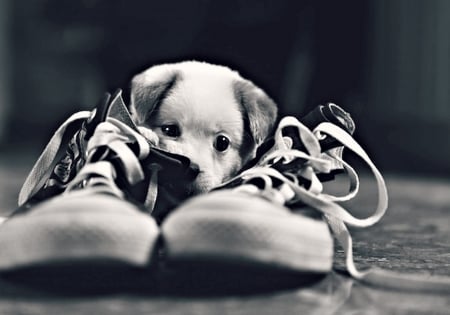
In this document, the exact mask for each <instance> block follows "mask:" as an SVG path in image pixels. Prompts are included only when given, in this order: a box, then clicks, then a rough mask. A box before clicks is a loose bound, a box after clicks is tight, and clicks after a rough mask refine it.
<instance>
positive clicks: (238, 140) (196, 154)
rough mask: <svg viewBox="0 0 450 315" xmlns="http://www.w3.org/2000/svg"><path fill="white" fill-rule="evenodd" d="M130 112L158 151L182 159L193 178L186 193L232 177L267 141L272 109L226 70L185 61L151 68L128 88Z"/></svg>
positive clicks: (274, 112) (258, 93) (262, 95)
mask: <svg viewBox="0 0 450 315" xmlns="http://www.w3.org/2000/svg"><path fill="white" fill-rule="evenodd" d="M130 111H131V113H132V116H133V119H134V120H135V123H136V124H137V125H138V126H140V129H141V131H143V133H144V135H145V136H146V137H148V138H149V139H150V140H151V141H153V142H154V143H155V144H156V145H157V146H158V147H160V148H161V149H163V150H166V151H169V152H172V153H177V154H181V155H185V156H187V157H188V158H189V159H190V160H191V162H192V167H193V168H195V169H196V171H198V175H197V177H196V178H195V180H194V182H193V183H192V185H191V187H188V189H189V191H190V193H192V194H198V193H203V192H207V191H209V190H210V189H212V188H214V187H215V186H217V185H219V184H221V183H222V182H224V181H226V180H227V179H229V178H231V177H233V176H234V175H236V173H237V172H238V171H239V169H240V168H241V167H242V166H243V165H244V164H245V163H246V162H247V161H248V160H250V159H251V158H253V157H254V156H255V153H256V148H257V146H258V145H259V144H261V143H262V142H263V140H264V139H265V138H266V137H267V136H268V135H269V133H270V132H271V129H272V128H273V125H274V123H275V121H276V116H277V107H276V105H275V103H274V102H273V101H272V100H271V99H270V98H269V97H268V96H267V95H266V93H264V92H263V91H262V90H261V89H260V88H258V87H256V86H255V85H254V84H253V83H252V82H250V81H248V80H246V79H244V78H242V77H241V76H240V75H239V74H238V73H237V72H235V71H233V70H230V69H229V68H227V67H224V66H219V65H212V64H209V63H205V62H197V61H186V62H180V63H174V64H163V65H157V66H154V67H151V68H149V69H147V70H145V71H144V72H142V73H140V74H138V75H136V76H135V77H134V78H133V79H132V82H131V95H130Z"/></svg>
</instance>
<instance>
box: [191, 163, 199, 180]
mask: <svg viewBox="0 0 450 315" xmlns="http://www.w3.org/2000/svg"><path fill="white" fill-rule="evenodd" d="M198 173H200V167H199V166H198V164H197V163H193V162H191V164H190V165H189V168H188V177H189V179H190V180H194V179H195V178H196V177H197V176H198Z"/></svg>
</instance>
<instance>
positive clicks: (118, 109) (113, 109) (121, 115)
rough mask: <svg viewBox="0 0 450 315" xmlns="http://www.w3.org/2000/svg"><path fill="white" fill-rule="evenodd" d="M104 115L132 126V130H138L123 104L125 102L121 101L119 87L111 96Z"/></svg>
mask: <svg viewBox="0 0 450 315" xmlns="http://www.w3.org/2000/svg"><path fill="white" fill-rule="evenodd" d="M106 117H112V118H115V119H117V120H119V121H121V122H123V123H124V124H125V125H127V126H128V127H130V128H132V129H133V130H134V131H136V132H139V131H138V129H137V126H136V124H135V123H134V121H133V119H132V118H131V115H130V112H129V111H128V108H127V106H126V105H125V102H124V101H123V98H122V90H121V89H117V90H116V92H115V93H114V95H113V96H112V97H111V101H110V102H109V106H108V110H107V112H106ZM106 117H105V119H106Z"/></svg>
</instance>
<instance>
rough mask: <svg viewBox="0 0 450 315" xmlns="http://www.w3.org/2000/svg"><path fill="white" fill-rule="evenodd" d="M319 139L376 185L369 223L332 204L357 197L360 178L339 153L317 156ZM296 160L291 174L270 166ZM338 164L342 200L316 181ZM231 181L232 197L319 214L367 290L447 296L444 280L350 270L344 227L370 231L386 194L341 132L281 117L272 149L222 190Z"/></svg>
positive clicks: (348, 242) (361, 154)
mask: <svg viewBox="0 0 450 315" xmlns="http://www.w3.org/2000/svg"><path fill="white" fill-rule="evenodd" d="M288 126H289V127H295V128H296V129H297V130H298V137H299V138H300V139H301V141H302V142H303V145H304V147H305V148H306V150H305V151H307V152H304V151H301V150H297V149H295V148H293V147H292V146H293V141H292V139H291V138H289V137H284V136H283V134H282V130H283V128H285V127H288ZM324 137H333V138H335V139H336V140H337V141H339V142H340V143H341V144H342V146H343V147H345V148H347V149H350V150H351V151H353V153H355V154H356V155H357V156H359V157H360V158H361V159H362V160H363V161H364V162H365V163H366V164H367V165H368V166H369V168H370V169H371V171H372V173H373V175H374V177H375V179H376V182H377V189H378V204H377V207H376V209H375V211H374V212H373V213H372V214H371V215H369V216H368V217H366V218H362V219H361V218H356V217H355V216H353V215H352V214H351V213H350V212H349V211H347V210H346V209H344V208H343V207H342V206H340V205H339V204H337V203H336V202H340V201H347V200H350V199H352V198H354V197H355V196H356V195H357V193H358V190H359V177H358V174H357V173H356V171H355V170H354V169H353V168H352V167H351V166H350V165H349V164H348V163H347V162H345V161H344V160H343V159H342V158H341V157H340V155H339V154H338V153H337V152H339V151H340V150H342V148H343V147H341V148H339V149H338V150H334V149H332V150H329V151H326V152H321V148H320V144H319V140H322V139H323V138H324ZM296 159H303V160H304V161H305V162H304V163H303V164H302V167H300V168H298V169H296V170H295V172H293V171H284V172H280V171H278V170H276V169H275V168H274V167H273V165H274V164H275V163H279V162H281V163H282V164H289V163H291V162H292V161H294V160H296ZM337 164H340V165H341V166H342V167H343V168H344V169H345V171H346V173H347V176H348V178H349V182H350V185H349V192H348V194H346V195H344V196H334V195H330V194H326V193H324V192H323V185H322V182H321V181H320V180H319V178H318V176H317V174H319V173H327V172H329V171H330V170H331V169H332V168H333V167H335V166H336V165H337ZM299 177H301V178H303V179H306V180H307V181H308V182H309V185H308V186H307V187H305V185H302V184H301V183H300V182H299ZM236 179H240V180H242V185H240V186H237V187H236V188H234V190H235V191H241V192H248V193H252V194H258V195H261V196H262V197H265V198H267V199H268V200H271V201H275V202H278V203H279V204H286V205H292V204H295V203H298V202H299V201H300V202H301V203H303V204H305V205H308V206H310V207H312V208H314V209H316V210H317V211H319V212H320V213H322V214H323V217H324V219H325V221H326V222H327V223H328V225H329V227H330V229H331V231H332V233H333V234H334V236H335V237H336V239H337V241H338V242H339V244H340V245H341V246H342V248H343V250H344V253H345V263H346V268H347V271H348V273H349V274H350V275H351V276H352V277H353V278H355V279H358V280H361V281H364V282H367V283H370V284H375V285H381V286H383V287H391V288H397V289H406V290H419V291H420V290H425V291H437V292H442V291H444V292H447V291H449V290H450V281H449V279H443V278H440V277H434V276H423V275H411V274H402V273H397V272H393V271H388V270H382V269H378V268H369V269H367V270H364V271H361V270H358V268H357V267H356V266H355V263H354V260H353V247H352V238H351V235H350V232H349V230H348V229H347V226H346V224H348V225H350V226H354V227H369V226H371V225H373V224H375V223H376V222H378V221H379V220H380V219H381V218H382V217H383V215H384V214H385V212H386V210H387V207H388V194H387V189H386V184H385V182H384V179H383V177H382V175H381V173H380V172H379V171H378V169H377V168H376V166H375V165H374V164H373V162H372V161H371V159H370V158H369V156H368V155H367V154H366V152H365V151H364V150H363V148H362V147H361V146H360V145H359V144H358V143H357V142H356V141H355V140H354V139H353V137H352V136H351V135H349V134H348V133H347V132H346V131H344V130H343V129H341V128H340V127H338V126H336V125H334V124H332V123H328V122H324V123H321V124H319V125H318V126H317V127H316V128H314V129H313V130H312V131H311V130H309V129H308V128H307V127H306V126H304V125H303V124H302V123H300V122H299V121H298V120H297V119H296V118H294V117H285V118H283V119H282V120H281V121H280V124H279V127H278V129H277V130H276V132H275V145H274V147H273V149H272V150H270V151H269V152H268V153H267V154H266V155H265V156H263V157H262V158H261V159H260V161H259V162H258V163H257V165H256V166H254V167H253V168H250V169H248V170H245V171H244V172H242V173H241V174H240V175H239V176H238V177H236V178H234V179H232V180H230V181H228V182H227V183H225V184H224V185H225V186H226V185H227V184H228V183H230V182H233V181H234V180H236ZM255 180H259V181H261V180H262V181H263V183H264V184H263V185H258V187H257V186H255V185H254V183H255ZM274 180H276V181H278V182H280V183H281V184H277V185H276V187H274ZM294 211H295V209H294Z"/></svg>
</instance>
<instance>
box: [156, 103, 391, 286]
mask: <svg viewBox="0 0 450 315" xmlns="http://www.w3.org/2000/svg"><path fill="white" fill-rule="evenodd" d="M306 122H307V124H308V126H309V128H308V127H307V126H306V125H305V124H303V123H301V122H299V121H298V120H297V119H295V118H294V117H285V118H283V119H282V120H281V121H280V123H279V126H278V128H277V130H276V132H275V134H274V137H273V138H272V139H271V140H269V141H268V143H269V145H266V146H265V147H264V146H262V149H261V150H260V151H259V152H258V156H257V160H256V161H254V162H253V163H252V164H251V165H250V166H247V168H246V169H245V170H244V171H242V172H241V173H240V174H239V175H238V176H237V177H236V178H234V179H232V180H231V181H229V182H227V183H225V184H224V185H223V186H221V187H219V189H217V190H215V191H213V192H211V193H208V194H206V195H203V196H198V197H194V198H192V199H190V200H188V201H187V202H185V203H184V204H183V205H181V206H180V207H179V208H177V209H176V210H175V211H173V212H172V213H171V214H170V215H169V216H168V217H167V219H166V220H165V221H164V222H163V224H162V228H161V229H162V239H163V245H164V249H165V259H166V262H167V265H168V266H177V267H178V268H180V267H187V268H190V272H192V271H193V270H197V271H200V272H202V269H203V268H208V269H211V268H212V269H213V270H214V269H215V270H216V272H218V273H220V270H224V269H229V268H231V269H232V270H233V271H235V270H246V271H245V272H244V273H246V272H254V271H255V270H258V271H261V273H260V274H261V275H263V277H264V279H266V280H267V279H268V277H267V275H268V274H271V273H277V274H280V273H289V274H291V273H303V274H310V275H311V274H316V275H319V274H326V273H328V272H329V271H330V270H331V269H332V265H333V254H334V244H333V237H332V234H333V235H334V236H335V237H336V238H337V240H338V241H339V243H340V244H341V245H343V246H344V249H345V251H346V253H347V266H348V269H349V271H350V272H351V273H352V274H353V275H357V274H358V272H359V271H357V270H356V268H354V265H353V260H352V253H351V238H350V236H349V233H348V230H347V228H346V225H345V223H347V224H350V225H353V226H359V227H366V226H369V225H372V224H374V223H375V222H377V221H378V220H379V219H380V218H381V217H382V215H383V214H384V212H385V210H386V207H387V193H386V187H385V184H384V181H383V178H382V176H381V175H380V173H379V171H378V170H377V169H376V167H375V166H374V165H373V163H372V162H371V161H370V159H369V157H368V156H367V154H366V153H365V152H364V151H363V150H362V148H361V147H360V146H359V145H358V144H357V143H356V142H355V140H354V139H353V138H352V136H351V135H350V133H352V132H353V131H354V123H353V121H352V120H351V118H350V116H349V115H348V114H347V113H345V111H343V110H342V109H341V108H340V107H338V106H337V105H334V104H328V105H327V106H323V107H319V108H317V109H316V110H315V111H314V112H313V113H311V114H310V115H308V116H307V117H306ZM344 147H345V148H347V149H350V150H351V151H353V152H354V153H356V154H357V155H358V156H360V157H361V158H362V159H363V160H364V161H365V162H366V163H367V164H368V165H369V167H370V168H371V169H372V171H373V173H374V174H375V178H376V179H377V182H378V189H379V205H378V207H377V209H376V211H375V213H374V215H372V216H370V217H369V218H366V219H357V218H355V217H354V216H352V215H351V214H350V213H349V212H348V211H346V210H345V209H344V208H342V207H341V206H340V205H339V204H338V203H337V202H338V201H344V200H349V199H351V198H353V197H354V196H355V195H356V193H357V190H358V176H357V174H356V172H355V171H354V169H353V168H351V166H350V165H349V164H348V163H346V162H345V161H344V160H343V159H342V149H343V148H344ZM338 172H344V173H346V174H347V175H348V176H349V179H350V183H351V184H350V189H349V193H348V195H345V196H332V195H330V194H326V193H325V192H324V185H323V181H325V180H330V179H332V178H333V176H334V175H336V174H337V173H338ZM330 230H331V233H330Z"/></svg>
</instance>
